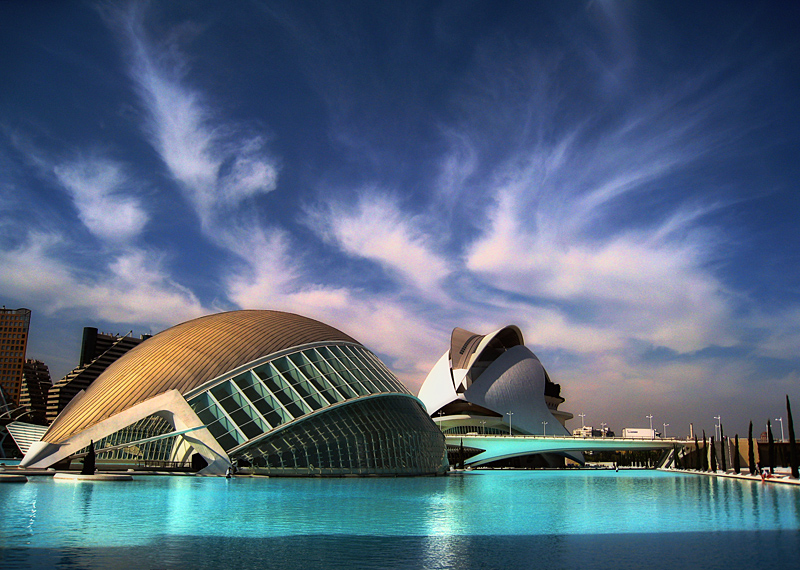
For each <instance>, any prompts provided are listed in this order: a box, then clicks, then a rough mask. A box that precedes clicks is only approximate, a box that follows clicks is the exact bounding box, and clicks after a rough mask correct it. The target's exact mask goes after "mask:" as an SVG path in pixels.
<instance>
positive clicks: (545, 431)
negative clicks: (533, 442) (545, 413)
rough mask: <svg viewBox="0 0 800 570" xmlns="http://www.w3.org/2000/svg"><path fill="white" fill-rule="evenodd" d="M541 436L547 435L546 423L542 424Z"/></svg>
mask: <svg viewBox="0 0 800 570" xmlns="http://www.w3.org/2000/svg"><path fill="white" fill-rule="evenodd" d="M542 435H547V422H542Z"/></svg>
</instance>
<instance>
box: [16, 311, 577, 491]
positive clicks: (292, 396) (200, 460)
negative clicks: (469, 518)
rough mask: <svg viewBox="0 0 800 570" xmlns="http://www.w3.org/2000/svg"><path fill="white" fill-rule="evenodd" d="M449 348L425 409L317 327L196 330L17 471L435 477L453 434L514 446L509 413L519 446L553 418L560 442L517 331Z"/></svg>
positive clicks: (541, 378)
mask: <svg viewBox="0 0 800 570" xmlns="http://www.w3.org/2000/svg"><path fill="white" fill-rule="evenodd" d="M452 345H453V347H452V348H451V350H449V351H448V352H447V353H446V354H445V355H444V356H443V357H442V359H441V360H440V361H439V363H437V365H436V366H435V367H434V369H433V370H432V371H431V373H430V375H429V376H428V378H427V380H426V381H425V383H424V385H423V386H422V390H421V391H420V394H419V398H417V397H415V396H414V395H412V394H411V393H410V392H409V391H408V389H407V388H406V387H405V386H404V385H403V384H402V383H401V382H400V381H399V380H398V379H397V378H396V377H395V376H394V374H392V372H391V371H389V369H388V368H387V367H386V365H384V364H383V363H382V362H381V361H380V360H379V359H378V358H377V357H376V356H375V355H374V354H373V353H372V352H370V351H369V350H368V349H367V348H365V347H364V346H363V345H362V344H361V343H359V342H358V341H356V340H355V339H353V338H351V337H350V336H348V335H347V334H345V333H343V332H341V331H339V330H337V329H335V328H333V327H331V326H329V325H326V324H324V323H321V322H319V321H315V320H313V319H310V318H307V317H303V316H300V315H296V314H292V313H284V312H279V311H232V312H226V313H218V314H214V315H208V316H205V317H200V318H197V319H193V320H191V321H187V322H185V323H182V324H179V325H176V326H174V327H172V328H169V329H167V330H165V331H163V332H161V333H159V334H156V335H154V336H153V337H151V338H149V339H147V340H146V341H144V342H142V343H141V344H139V345H138V346H136V347H135V348H133V349H131V350H130V351H129V352H127V353H125V354H124V355H123V356H121V357H120V358H119V359H118V360H117V361H115V362H114V363H113V364H111V365H110V366H109V367H108V368H107V369H106V370H105V371H104V372H103V373H102V374H101V375H100V376H99V377H98V378H97V379H96V380H95V381H94V382H92V383H91V384H90V385H89V387H88V388H87V389H86V390H85V391H84V392H81V393H79V394H78V395H77V396H76V397H75V398H74V399H73V400H72V401H71V402H70V403H69V405H67V407H66V408H65V409H64V410H63V411H62V412H61V413H60V414H59V416H58V417H57V418H56V420H55V421H54V422H53V423H52V424H51V425H50V427H49V428H48V429H47V431H46V433H45V434H44V436H43V437H42V439H41V441H39V442H37V443H34V444H32V445H31V447H30V449H29V450H28V452H27V453H26V455H25V457H24V459H23V461H22V463H21V465H22V466H23V467H32V468H46V467H52V466H54V465H56V464H59V463H61V464H65V463H66V462H68V461H69V459H70V458H73V459H74V458H75V457H76V456H77V457H80V456H81V455H82V454H85V453H86V451H87V448H88V446H89V444H90V442H93V445H94V449H95V450H96V452H97V454H98V461H101V462H102V461H108V462H119V463H122V464H132V463H135V464H139V465H148V464H149V465H154V464H164V465H168V464H176V465H177V464H181V465H187V464H189V463H191V464H192V465H194V466H195V468H196V469H198V470H200V472H201V473H202V474H209V475H211V474H222V473H225V471H226V470H227V468H228V467H229V466H230V465H231V463H236V464H238V465H240V466H245V467H249V470H250V472H252V473H255V474H263V475H273V476H274V475H287V476H347V475H434V474H440V473H443V472H445V471H446V470H447V469H448V467H449V465H448V458H447V448H446V445H445V433H447V432H451V431H453V430H456V431H458V430H462V432H464V430H468V431H470V432H476V431H479V430H480V429H483V430H485V433H494V430H500V431H502V430H505V431H504V433H507V432H508V429H509V428H508V424H507V423H506V422H507V420H505V419H504V418H505V417H509V418H512V416H504V411H508V410H510V409H512V408H513V410H514V415H513V420H512V424H513V427H512V428H511V429H512V430H513V431H514V432H515V433H518V434H526V433H540V431H539V432H537V431H536V425H537V423H538V422H540V421H543V420H542V418H545V417H546V418H548V419H549V420H551V421H552V423H550V424H548V433H552V430H553V429H556V426H558V427H561V429H562V430H564V428H563V427H562V426H561V424H560V423H559V422H558V420H555V419H554V416H553V414H551V412H550V410H548V407H547V403H546V402H545V398H544V395H545V383H546V382H548V381H549V379H547V378H546V372H544V368H542V366H541V364H540V363H539V361H538V360H537V359H536V357H535V356H533V355H532V353H531V352H530V351H528V349H527V348H525V347H524V346H522V334H521V332H519V329H518V328H516V327H506V328H504V329H501V330H500V331H497V332H495V333H493V334H491V335H486V336H478V335H472V334H471V333H467V332H466V331H462V329H455V330H454V331H453V337H452ZM456 345H458V346H456ZM462 345H463V346H462ZM451 356H452V359H451ZM556 400H557V401H558V402H561V401H563V400H561V399H560V398H556ZM556 406H557V403H556ZM426 408H427V410H426ZM554 409H555V408H553V410H554ZM560 414H561V417H562V418H568V417H571V415H569V414H564V413H563V412H561V413H560ZM431 416H433V419H432V418H431ZM559 419H561V418H559ZM434 420H435V421H434ZM478 422H481V423H480V425H479V424H478ZM437 424H438V425H437ZM472 424H475V425H472ZM478 425H479V427H478ZM502 426H505V427H502ZM550 426H552V427H550ZM539 427H540V428H541V427H542V426H541V425H539ZM443 431H444V433H443ZM564 432H565V433H566V430H564Z"/></svg>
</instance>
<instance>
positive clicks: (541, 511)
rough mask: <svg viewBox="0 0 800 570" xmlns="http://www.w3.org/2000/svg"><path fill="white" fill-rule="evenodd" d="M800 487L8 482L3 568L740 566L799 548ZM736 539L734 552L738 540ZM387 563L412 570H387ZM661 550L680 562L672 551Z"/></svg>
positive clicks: (436, 481)
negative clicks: (758, 555) (715, 552)
mask: <svg viewBox="0 0 800 570" xmlns="http://www.w3.org/2000/svg"><path fill="white" fill-rule="evenodd" d="M799 491H800V489H798V488H783V487H780V486H776V485H762V484H760V483H750V482H742V481H733V480H723V479H715V478H710V477H704V476H696V475H675V474H669V473H660V472H654V471H621V472H619V473H615V472H613V471H579V470H575V471H513V470H501V471H488V470H487V471H483V470H476V471H473V472H469V473H464V474H463V475H457V476H450V477H435V478H434V477H430V478H408V479H405V478H396V479H395V478H366V479H264V478H234V479H231V480H226V479H224V478H196V477H157V476H154V477H140V478H138V479H136V480H135V481H133V482H130V483H124V484H113V483H112V484H99V483H95V484H80V483H78V484H75V483H72V484H63V483H55V482H53V481H52V480H49V479H46V478H34V480H33V481H32V482H30V483H26V484H24V485H18V486H12V485H4V486H2V488H0V505H2V506H3V516H2V517H0V545H2V546H1V547H0V548H4V549H5V550H2V551H0V559H3V564H2V566H3V570H6V568H12V567H14V566H13V565H12V566H8V565H7V564H6V563H5V562H6V560H7V559H10V558H9V557H12V555H13V559H14V560H17V559H20V558H19V557H20V556H21V557H22V559H24V558H25V556H28V557H29V558H30V557H33V558H36V560H39V559H40V558H41V560H43V561H44V562H42V564H41V567H44V568H48V567H57V566H59V564H61V562H63V567H81V568H83V567H85V568H113V567H117V566H114V565H115V564H117V562H115V561H116V560H117V559H118V557H119V556H133V555H134V553H135V555H136V556H139V557H141V556H143V553H149V552H155V553H158V554H159V556H160V558H153V559H152V560H150V559H148V560H150V562H152V563H151V564H150V565H149V567H162V568H176V569H177V568H187V567H190V566H191V565H190V564H188V563H187V561H188V560H194V561H197V559H201V561H205V562H202V564H204V565H205V566H202V565H201V567H208V568H211V567H214V566H212V565H210V564H211V563H210V562H208V561H210V560H216V561H217V563H218V564H219V566H217V567H230V566H231V565H232V561H241V562H242V564H237V565H239V566H241V567H248V566H252V567H259V566H260V565H262V564H261V563H260V562H259V561H262V562H263V566H264V567H281V566H279V565H278V564H277V562H278V561H282V562H283V564H284V567H286V568H290V567H294V566H292V563H293V561H294V560H295V559H297V557H298V556H300V557H301V558H300V560H305V561H306V562H307V563H309V560H311V561H312V562H313V561H314V560H325V561H328V562H331V561H334V562H335V561H337V560H338V561H339V562H341V564H342V567H345V562H346V561H348V560H352V559H354V558H357V559H358V560H359V561H360V562H362V563H363V564H360V565H359V567H375V568H389V567H397V568H401V567H402V568H413V567H424V568H451V567H458V568H470V567H475V568H480V567H488V568H500V567H521V566H530V565H532V564H534V563H535V565H537V566H543V567H544V566H547V565H549V566H550V567H553V568H571V567H574V562H575V561H576V560H581V566H582V567H586V566H585V562H586V559H585V554H586V550H585V549H587V548H588V549H591V551H592V552H593V555H594V553H598V558H597V560H602V559H603V557H606V558H605V559H607V560H608V559H613V560H629V561H630V564H631V565H629V566H627V567H636V566H635V565H633V564H634V561H635V560H638V562H640V563H643V561H642V560H641V559H637V558H636V556H634V555H633V554H631V553H629V550H630V549H631V547H632V546H631V545H638V546H639V547H641V548H647V549H650V550H648V552H650V551H652V552H657V551H660V550H659V549H664V548H665V546H664V545H670V544H672V541H673V540H680V541H681V542H680V547H679V548H677V550H676V549H674V548H673V549H672V550H674V551H676V552H679V553H682V552H683V551H684V550H685V549H687V548H689V547H690V546H689V545H691V544H694V541H697V549H698V550H699V551H702V550H704V546H703V544H704V543H705V542H704V541H712V542H714V541H716V542H717V543H719V544H718V545H719V547H720V549H721V550H725V551H726V552H733V551H736V552H739V554H740V555H744V556H746V555H747V548H748V547H747V545H748V544H749V545H750V546H749V547H752V548H761V546H759V545H763V544H764V541H770V542H769V543H770V545H771V547H772V548H778V551H780V552H784V553H785V552H786V549H791V548H795V549H798V548H800V546H799V545H798V541H800V539H799V538H797V537H798V536H800V533H798V530H800V517H799V516H798V513H800V502H799V501H800V499H799V497H800V492H799ZM752 531H759V532H752ZM775 533H777V534H775ZM751 535H752V536H751ZM734 536H736V544H735V545H731V544H727V542H728V541H729V540H732V537H734ZM775 536H778V538H774V537H775ZM653 537H657V538H653ZM748 537H749V538H748ZM787 537H790V538H787ZM791 537H794V538H791ZM662 543H663V544H662ZM726 544H727V546H726ZM673 546H674V544H673ZM9 549H21V550H9ZM212 549H220V553H221V554H219V556H218V555H217V554H216V553H212ZM265 549H266V550H265ZM298 552H299V553H300V554H299V555H298ZM726 555H727V554H726ZM148 556H149V554H148ZM153 556H155V554H153ZM385 556H390V557H391V558H392V560H397V561H405V562H407V565H406V566H402V565H400V564H399V562H398V564H396V565H392V564H394V563H392V564H388V563H387V562H386V559H385V558H384V557H385ZM664 556H665V559H670V554H669V550H664ZM465 559H467V560H466V561H465ZM137 560H138V559H137ZM381 560H383V563H381ZM479 560H480V561H483V566H480V565H478V564H477V562H476V561H479ZM688 560H689V561H690V562H691V558H689V559H688ZM247 561H249V562H247ZM264 561H266V562H264ZM273 562H274V563H273ZM673 562H674V564H673V567H675V564H677V563H678V561H677V560H675V561H673ZM731 562H732V563H733V562H735V559H731ZM651 563H652V557H651V556H649V555H648V557H647V564H648V565H649V564H651ZM37 564H38V562H37ZM37 564H34V563H32V562H31V561H30V560H28V562H26V563H24V564H22V563H20V564H19V565H18V566H17V567H38V566H37ZM309 564H310V566H311V567H314V564H313V563H309ZM470 565H472V566H470ZM137 566H140V567H148V566H147V565H137ZM335 566H336V565H335V564H333V567H335ZM617 566H618V567H626V566H624V565H622V566H619V565H617ZM119 567H124V566H119ZM297 567H299V566H297ZM317 567H319V565H318V566H317Z"/></svg>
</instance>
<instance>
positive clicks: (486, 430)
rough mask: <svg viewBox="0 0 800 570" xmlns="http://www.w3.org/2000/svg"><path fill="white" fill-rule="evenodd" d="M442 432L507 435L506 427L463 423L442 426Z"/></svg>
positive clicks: (449, 433) (450, 433)
mask: <svg viewBox="0 0 800 570" xmlns="http://www.w3.org/2000/svg"><path fill="white" fill-rule="evenodd" d="M442 433H444V434H446V435H508V428H498V427H486V426H483V425H465V426H452V427H448V428H444V429H443V430H442Z"/></svg>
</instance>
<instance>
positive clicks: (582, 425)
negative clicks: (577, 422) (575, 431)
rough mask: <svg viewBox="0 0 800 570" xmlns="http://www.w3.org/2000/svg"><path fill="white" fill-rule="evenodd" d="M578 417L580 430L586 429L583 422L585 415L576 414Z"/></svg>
mask: <svg viewBox="0 0 800 570" xmlns="http://www.w3.org/2000/svg"><path fill="white" fill-rule="evenodd" d="M578 417H579V418H580V419H581V429H582V428H585V427H586V422H584V421H583V420H584V418H585V417H586V414H578Z"/></svg>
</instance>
